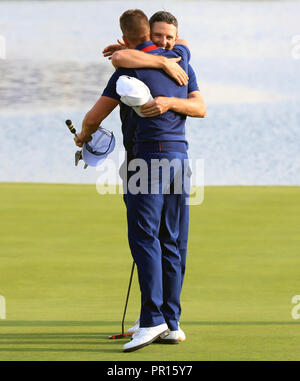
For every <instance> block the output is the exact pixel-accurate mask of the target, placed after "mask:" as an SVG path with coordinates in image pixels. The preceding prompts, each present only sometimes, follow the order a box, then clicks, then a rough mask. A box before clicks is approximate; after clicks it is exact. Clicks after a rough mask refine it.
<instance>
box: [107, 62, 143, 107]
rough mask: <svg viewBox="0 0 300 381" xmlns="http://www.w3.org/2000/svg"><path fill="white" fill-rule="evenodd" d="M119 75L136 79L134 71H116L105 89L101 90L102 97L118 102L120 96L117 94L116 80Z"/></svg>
mask: <svg viewBox="0 0 300 381" xmlns="http://www.w3.org/2000/svg"><path fill="white" fill-rule="evenodd" d="M121 75H130V76H132V77H136V74H135V71H134V70H133V69H123V68H121V69H117V70H116V71H115V72H114V74H113V75H112V76H111V77H110V79H109V81H108V83H107V85H106V87H105V89H104V90H103V93H102V95H103V96H105V97H109V98H113V99H116V100H117V101H119V100H120V98H121V97H120V95H119V94H118V93H117V80H118V79H119V77H120V76H121Z"/></svg>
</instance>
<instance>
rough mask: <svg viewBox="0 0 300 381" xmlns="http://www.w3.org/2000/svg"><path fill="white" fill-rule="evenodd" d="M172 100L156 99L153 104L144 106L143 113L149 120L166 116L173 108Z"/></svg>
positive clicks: (165, 98)
mask: <svg viewBox="0 0 300 381" xmlns="http://www.w3.org/2000/svg"><path fill="white" fill-rule="evenodd" d="M176 65H177V64H176ZM177 66H178V65H177ZM171 100H172V98H167V97H156V98H155V99H154V100H153V101H152V102H149V103H146V104H144V105H143V106H142V107H141V112H142V114H143V115H145V116H146V117H148V118H150V117H154V116H158V115H161V114H164V113H165V112H167V111H169V109H170V108H171Z"/></svg>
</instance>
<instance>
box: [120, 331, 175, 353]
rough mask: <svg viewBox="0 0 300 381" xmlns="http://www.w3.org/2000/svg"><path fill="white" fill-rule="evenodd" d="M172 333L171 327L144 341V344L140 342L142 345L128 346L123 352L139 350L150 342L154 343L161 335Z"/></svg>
mask: <svg viewBox="0 0 300 381" xmlns="http://www.w3.org/2000/svg"><path fill="white" fill-rule="evenodd" d="M169 333H170V330H169V329H166V330H165V331H164V332H161V333H159V334H158V335H157V336H155V337H153V339H151V340H149V341H147V342H146V343H143V344H140V345H137V346H135V347H131V348H126V349H123V352H133V351H137V350H138V349H141V348H143V347H146V346H147V345H149V344H152V343H153V341H155V340H157V338H159V337H161V336H164V337H165V336H168V334H169Z"/></svg>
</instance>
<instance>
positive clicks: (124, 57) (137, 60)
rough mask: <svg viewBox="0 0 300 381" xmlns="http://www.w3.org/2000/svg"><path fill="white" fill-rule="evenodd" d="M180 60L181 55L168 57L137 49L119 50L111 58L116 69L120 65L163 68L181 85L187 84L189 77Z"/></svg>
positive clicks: (125, 66)
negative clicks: (179, 63) (180, 64)
mask: <svg viewBox="0 0 300 381" xmlns="http://www.w3.org/2000/svg"><path fill="white" fill-rule="evenodd" d="M180 60H181V57H177V58H166V57H163V56H158V55H154V54H149V53H144V52H141V51H139V50H135V49H124V50H118V51H117V52H115V53H114V54H113V55H112V59H111V61H112V64H113V65H114V67H115V68H116V69H117V68H120V67H123V68H128V69H139V68H145V67H147V68H151V69H162V70H164V71H165V72H166V73H167V74H168V75H169V76H170V77H172V78H174V79H175V80H176V81H177V82H178V84H179V85H187V83H188V79H189V77H188V75H187V74H186V72H185V71H184V70H183V69H182V68H181V67H180V66H179V65H178V64H177V62H179V61H180Z"/></svg>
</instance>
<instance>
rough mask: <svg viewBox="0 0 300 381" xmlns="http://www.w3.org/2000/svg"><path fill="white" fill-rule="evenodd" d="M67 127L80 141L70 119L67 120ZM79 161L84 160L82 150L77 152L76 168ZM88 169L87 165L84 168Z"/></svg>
mask: <svg viewBox="0 0 300 381" xmlns="http://www.w3.org/2000/svg"><path fill="white" fill-rule="evenodd" d="M66 125H67V127H68V129H69V130H70V131H71V132H72V134H74V135H75V137H76V138H77V139H78V140H80V139H79V138H78V135H77V133H76V129H75V127H74V126H73V123H72V121H71V120H70V119H67V120H66ZM79 160H83V158H82V150H78V151H76V152H75V166H76V167H77V165H78V162H79ZM87 167H88V165H87V164H86V163H85V164H84V167H83V168H84V169H86V168H87Z"/></svg>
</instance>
